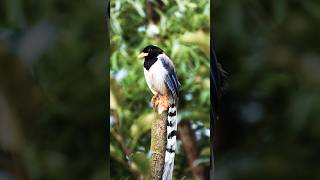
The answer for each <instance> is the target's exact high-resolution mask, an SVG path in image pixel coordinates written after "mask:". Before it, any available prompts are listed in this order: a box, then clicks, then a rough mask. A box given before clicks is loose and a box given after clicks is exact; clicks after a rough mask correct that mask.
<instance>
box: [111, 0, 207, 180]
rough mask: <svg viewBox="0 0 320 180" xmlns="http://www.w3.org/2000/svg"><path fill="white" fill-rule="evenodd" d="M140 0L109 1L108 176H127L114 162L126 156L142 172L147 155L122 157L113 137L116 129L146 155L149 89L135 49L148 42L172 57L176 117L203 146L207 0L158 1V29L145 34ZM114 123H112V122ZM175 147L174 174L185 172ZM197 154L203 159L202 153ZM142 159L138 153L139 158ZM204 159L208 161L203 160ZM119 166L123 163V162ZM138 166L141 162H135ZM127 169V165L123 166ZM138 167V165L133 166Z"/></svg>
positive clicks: (132, 147)
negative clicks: (176, 87) (177, 88)
mask: <svg viewBox="0 0 320 180" xmlns="http://www.w3.org/2000/svg"><path fill="white" fill-rule="evenodd" d="M144 2H145V1H142V0H135V1H133V0H119V1H111V22H110V24H111V31H112V33H111V37H110V38H111V50H112V54H111V72H110V73H111V93H112V94H113V95H114V97H115V98H114V99H113V101H111V104H117V106H116V107H114V109H112V113H111V114H113V113H116V116H118V117H115V116H112V117H111V120H112V121H111V131H114V132H115V133H114V134H113V136H111V146H112V148H113V149H115V151H114V153H111V158H112V159H111V163H112V164H114V166H113V167H111V172H112V178H113V179H125V178H129V177H132V174H134V173H132V172H131V173H130V170H128V169H124V168H118V167H119V166H121V164H122V163H123V162H127V160H126V158H128V159H129V164H130V162H131V160H132V161H133V163H134V165H136V166H138V174H143V173H144V171H145V167H143V166H146V163H148V162H147V161H144V162H143V163H141V162H139V161H137V162H135V160H134V158H132V157H131V155H130V154H129V155H128V154H126V155H127V157H125V156H124V155H123V153H122V154H120V153H117V152H121V151H122V152H123V151H124V150H123V149H121V146H120V145H119V142H118V141H117V138H116V137H115V136H117V133H116V132H117V129H118V131H120V132H121V134H122V136H123V141H124V142H123V143H124V145H125V146H126V147H127V148H128V149H129V151H130V152H132V154H133V156H134V155H135V154H136V153H140V155H141V153H142V154H145V156H146V157H148V158H150V152H149V149H150V125H151V122H152V120H153V119H154V112H153V110H152V108H151V106H150V104H149V102H150V99H151V97H152V93H151V92H150V90H149V89H148V87H147V85H146V82H145V80H144V75H143V62H142V61H141V60H138V59H137V55H138V54H139V53H140V51H141V50H142V49H143V48H144V47H145V46H146V45H148V44H156V45H158V46H159V47H161V48H162V49H163V50H164V51H165V53H166V54H167V55H168V56H169V57H170V58H171V59H172V60H173V62H174V64H175V66H176V71H177V74H178V79H179V81H180V82H181V84H182V92H181V94H182V95H181V98H180V106H179V110H178V116H179V117H178V118H179V119H180V120H181V121H191V122H194V126H195V127H196V128H197V130H196V133H197V134H198V135H199V136H198V139H197V140H198V141H199V142H198V143H199V148H200V150H202V149H205V148H208V147H209V139H208V138H209V137H208V134H206V132H207V131H208V128H209V104H210V103H209V94H210V93H209V66H210V62H209V55H208V50H209V4H208V3H207V1H206V0H200V1H187V0H177V1H163V3H164V9H163V10H162V11H158V12H160V14H161V19H160V22H159V25H158V26H157V27H158V28H159V35H156V36H152V35H148V28H149V22H150V19H148V18H149V17H148V15H147V14H146V6H145V4H144ZM117 126H118V127H117ZM179 149H180V150H179V151H178V153H177V157H176V165H175V175H174V176H175V177H177V178H178V177H182V176H183V175H187V176H190V172H188V169H187V168H188V167H187V166H186V163H185V161H186V157H185V156H184V152H183V150H182V148H181V147H180V148H179ZM203 158H207V159H208V155H206V154H204V156H203ZM142 159H144V158H142ZM206 165H208V163H207V164H206ZM123 166H124V165H123ZM139 166H142V167H139ZM129 169H130V168H129ZM139 169H140V170H139Z"/></svg>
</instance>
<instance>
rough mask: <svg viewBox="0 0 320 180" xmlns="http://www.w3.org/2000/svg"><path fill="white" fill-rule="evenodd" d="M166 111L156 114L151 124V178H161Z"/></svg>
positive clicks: (164, 145)
mask: <svg viewBox="0 0 320 180" xmlns="http://www.w3.org/2000/svg"><path fill="white" fill-rule="evenodd" d="M167 118H168V116H167V111H164V112H162V113H161V114H158V115H157V118H156V119H155V120H154V121H153V122H152V125H151V152H152V155H151V179H153V180H155V179H159V180H161V178H162V174H163V166H164V160H165V147H166V133H167Z"/></svg>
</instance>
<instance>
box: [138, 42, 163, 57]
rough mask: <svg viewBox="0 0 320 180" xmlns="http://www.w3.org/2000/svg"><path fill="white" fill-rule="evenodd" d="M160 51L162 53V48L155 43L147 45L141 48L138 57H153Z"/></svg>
mask: <svg viewBox="0 0 320 180" xmlns="http://www.w3.org/2000/svg"><path fill="white" fill-rule="evenodd" d="M162 53H163V50H162V49H160V48H159V47H157V46H155V45H148V46H146V47H145V48H144V49H143V50H142V52H141V54H140V55H139V57H140V58H143V57H144V58H145V59H153V58H155V57H157V56H158V55H159V54H162Z"/></svg>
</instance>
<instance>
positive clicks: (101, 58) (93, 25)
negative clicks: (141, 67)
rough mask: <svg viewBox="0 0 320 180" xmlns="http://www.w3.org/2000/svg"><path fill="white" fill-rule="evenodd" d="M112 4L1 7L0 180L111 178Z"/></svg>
mask: <svg viewBox="0 0 320 180" xmlns="http://www.w3.org/2000/svg"><path fill="white" fill-rule="evenodd" d="M106 6H107V2H106V1H99V0H94V1H92V0H83V1H81V2H74V1H63V0H47V1H35V0H3V1H0V179H1V180H13V179H19V180H20V179H22V180H24V179H59V180H61V179H62V180H63V179H66V180H67V179H68V180H70V179H99V180H100V179H101V180H105V179H106V178H107V173H106V172H107V171H106V169H107V166H106V152H107V149H108V146H107V144H108V142H107V140H106V137H107V136H106V135H107V133H106V129H107V127H106V126H108V123H106V122H108V120H107V118H106V117H107V105H106V104H108V100H107V98H106V96H107V93H106V92H107V90H108V87H107V77H108V73H107V71H106V70H107V69H108V67H106V57H108V53H107V51H106V49H107V45H108V44H109V43H108V42H109V41H108V40H107V31H106V29H107V27H106V19H107V18H106V17H107V16H106Z"/></svg>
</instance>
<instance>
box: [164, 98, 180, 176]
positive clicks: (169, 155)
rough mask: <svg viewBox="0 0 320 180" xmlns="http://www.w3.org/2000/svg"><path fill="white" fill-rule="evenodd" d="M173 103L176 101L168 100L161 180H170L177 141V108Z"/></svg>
mask: <svg viewBox="0 0 320 180" xmlns="http://www.w3.org/2000/svg"><path fill="white" fill-rule="evenodd" d="M175 102H176V100H175V99H174V98H170V107H169V110H168V122H167V145H166V154H165V163H164V168H163V175H162V180H171V179H172V173H173V167H174V156H175V151H176V140H177V138H176V134H177V108H176V107H177V106H176V103H175Z"/></svg>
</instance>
